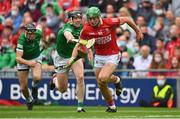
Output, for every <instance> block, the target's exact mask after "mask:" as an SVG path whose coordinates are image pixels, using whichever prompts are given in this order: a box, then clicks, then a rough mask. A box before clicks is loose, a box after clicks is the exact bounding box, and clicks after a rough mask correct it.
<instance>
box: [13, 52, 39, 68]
mask: <svg viewBox="0 0 180 119" xmlns="http://www.w3.org/2000/svg"><path fill="white" fill-rule="evenodd" d="M22 56H23V52H22V51H16V61H17V63H21V64H26V65H28V66H30V67H34V66H35V65H36V64H37V62H36V61H35V60H32V61H28V60H25V59H23V58H22Z"/></svg>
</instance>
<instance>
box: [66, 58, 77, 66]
mask: <svg viewBox="0 0 180 119" xmlns="http://www.w3.org/2000/svg"><path fill="white" fill-rule="evenodd" d="M74 59H75V58H74V57H71V58H70V59H69V61H68V62H67V66H68V67H70V66H71V65H72V64H73V62H74Z"/></svg>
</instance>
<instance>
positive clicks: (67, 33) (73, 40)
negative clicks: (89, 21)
mask: <svg viewBox="0 0 180 119" xmlns="http://www.w3.org/2000/svg"><path fill="white" fill-rule="evenodd" d="M64 36H65V38H66V39H67V42H78V41H79V39H75V38H74V36H73V35H72V33H71V32H69V31H65V32H64Z"/></svg>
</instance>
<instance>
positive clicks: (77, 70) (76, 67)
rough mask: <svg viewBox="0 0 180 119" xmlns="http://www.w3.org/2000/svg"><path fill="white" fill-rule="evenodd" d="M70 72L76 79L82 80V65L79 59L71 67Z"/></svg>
mask: <svg viewBox="0 0 180 119" xmlns="http://www.w3.org/2000/svg"><path fill="white" fill-rule="evenodd" d="M71 69H72V71H73V72H74V75H75V77H76V79H77V80H78V79H80V80H83V79H84V65H83V61H82V59H79V60H78V61H76V62H75V63H74V64H73V65H72V66H71Z"/></svg>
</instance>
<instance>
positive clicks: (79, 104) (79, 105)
mask: <svg viewBox="0 0 180 119" xmlns="http://www.w3.org/2000/svg"><path fill="white" fill-rule="evenodd" d="M82 108H83V101H78V110H81V109H82Z"/></svg>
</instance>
